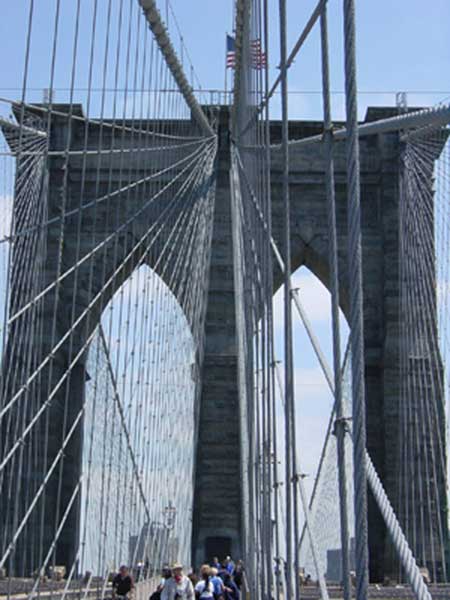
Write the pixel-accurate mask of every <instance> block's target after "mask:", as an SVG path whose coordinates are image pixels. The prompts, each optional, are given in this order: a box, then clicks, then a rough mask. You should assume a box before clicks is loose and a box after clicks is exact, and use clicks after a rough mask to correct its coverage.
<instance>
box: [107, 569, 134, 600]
mask: <svg viewBox="0 0 450 600" xmlns="http://www.w3.org/2000/svg"><path fill="white" fill-rule="evenodd" d="M133 589H134V581H133V578H132V577H131V575H130V573H129V572H128V567H127V566H125V565H122V566H121V567H120V569H119V572H118V573H117V575H116V576H115V577H114V579H113V583H112V598H113V600H116V599H119V598H128V597H129V595H130V594H131V592H132V591H133Z"/></svg>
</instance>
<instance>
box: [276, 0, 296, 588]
mask: <svg viewBox="0 0 450 600" xmlns="http://www.w3.org/2000/svg"><path fill="white" fill-rule="evenodd" d="M279 13H280V68H281V118H282V142H281V156H282V162H283V176H282V177H283V190H282V194H283V196H282V198H283V205H284V252H285V256H284V260H285V263H284V264H285V271H284V361H285V362H284V364H285V370H284V376H285V395H286V408H285V451H286V458H285V460H286V521H287V527H286V596H287V598H293V597H294V595H293V588H292V532H291V524H292V517H293V515H292V512H293V511H292V495H291V494H292V492H291V485H292V478H293V475H294V472H293V465H292V444H293V440H292V425H293V424H292V422H291V421H292V407H293V398H294V385H293V364H292V313H291V243H290V202H289V147H288V136H289V131H288V97H287V66H286V60H287V56H286V0H280V1H279ZM296 567H297V565H296ZM295 579H296V582H297V581H298V572H296V573H295Z"/></svg>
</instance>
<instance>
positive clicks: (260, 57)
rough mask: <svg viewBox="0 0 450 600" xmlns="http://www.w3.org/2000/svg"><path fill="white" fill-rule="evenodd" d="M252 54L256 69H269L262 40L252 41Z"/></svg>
mask: <svg viewBox="0 0 450 600" xmlns="http://www.w3.org/2000/svg"><path fill="white" fill-rule="evenodd" d="M251 54H252V67H253V68H254V69H265V68H266V67H267V57H266V53H265V52H263V50H262V47H261V39H260V38H257V39H256V40H252V41H251Z"/></svg>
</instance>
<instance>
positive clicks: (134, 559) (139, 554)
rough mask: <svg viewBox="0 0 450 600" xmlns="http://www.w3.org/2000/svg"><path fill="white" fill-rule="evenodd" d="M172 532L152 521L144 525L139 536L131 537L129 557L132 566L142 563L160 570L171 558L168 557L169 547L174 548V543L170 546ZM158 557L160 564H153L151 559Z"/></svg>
mask: <svg viewBox="0 0 450 600" xmlns="http://www.w3.org/2000/svg"><path fill="white" fill-rule="evenodd" d="M169 534H170V531H169V530H168V529H167V527H166V526H165V525H164V523H159V522H156V521H152V522H151V523H150V524H149V523H148V522H147V523H145V524H144V525H143V527H142V529H141V531H140V533H139V534H138V535H130V537H129V540H128V556H129V560H128V562H129V564H130V566H134V565H137V564H138V563H142V564H144V565H149V566H151V567H153V568H156V569H160V568H161V566H162V564H163V563H166V562H169V560H170V557H167V556H166V555H167V553H168V550H169V546H172V544H173V541H171V543H170V544H169ZM154 557H157V558H158V559H159V563H160V564H157V565H153V564H151V558H153V559H154Z"/></svg>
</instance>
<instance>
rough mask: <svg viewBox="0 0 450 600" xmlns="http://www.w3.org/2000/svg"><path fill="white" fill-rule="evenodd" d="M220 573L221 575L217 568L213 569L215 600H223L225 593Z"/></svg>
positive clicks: (212, 580) (212, 578)
mask: <svg viewBox="0 0 450 600" xmlns="http://www.w3.org/2000/svg"><path fill="white" fill-rule="evenodd" d="M218 573H219V571H218V570H217V569H216V568H215V567H212V569H211V583H212V584H213V588H214V600H223V592H224V588H223V581H222V579H221V578H220V577H219V575H218Z"/></svg>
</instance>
